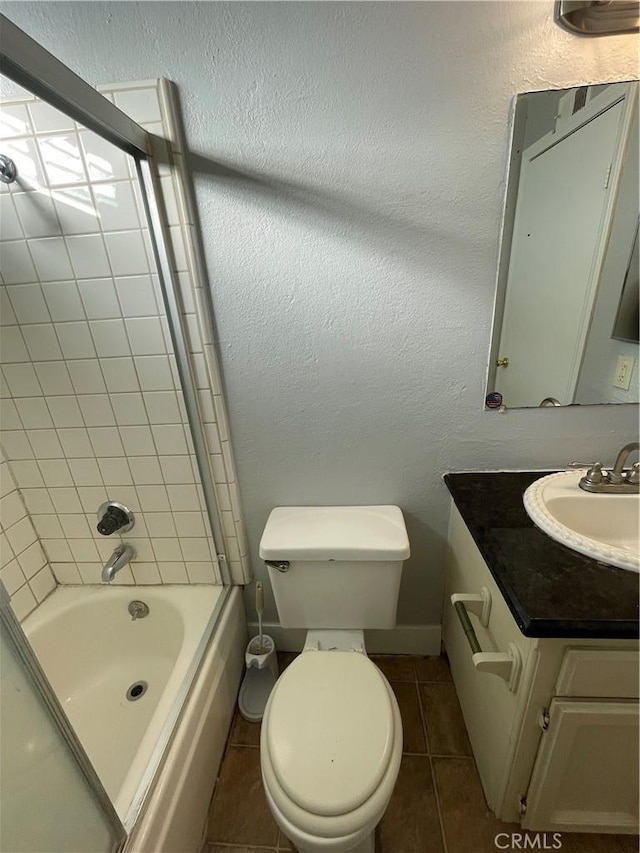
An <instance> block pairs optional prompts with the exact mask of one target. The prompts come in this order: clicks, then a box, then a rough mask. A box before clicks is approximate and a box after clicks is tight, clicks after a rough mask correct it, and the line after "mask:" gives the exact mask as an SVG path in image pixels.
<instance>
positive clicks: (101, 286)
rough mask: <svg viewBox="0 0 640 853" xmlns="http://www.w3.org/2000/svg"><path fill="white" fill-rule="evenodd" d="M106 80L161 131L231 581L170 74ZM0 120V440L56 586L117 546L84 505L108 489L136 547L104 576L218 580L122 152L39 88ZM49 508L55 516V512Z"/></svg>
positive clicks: (210, 356) (213, 383) (213, 401)
mask: <svg viewBox="0 0 640 853" xmlns="http://www.w3.org/2000/svg"><path fill="white" fill-rule="evenodd" d="M102 88H103V89H104V87H102ZM108 92H109V93H110V94H113V95H114V97H115V99H116V102H117V103H119V105H120V106H121V107H122V108H123V109H126V110H128V111H130V113H131V114H132V117H133V118H134V119H136V120H138V121H140V122H141V123H142V124H147V125H148V124H149V123H153V125H152V127H150V128H149V129H150V130H152V132H155V133H162V134H163V135H165V136H166V137H167V138H170V139H171V142H170V148H171V152H170V154H169V155H167V154H166V153H165V158H166V157H167V156H169V157H170V158H172V159H173V161H174V165H173V167H172V168H169V167H167V166H165V165H163V166H162V167H161V169H162V174H163V178H162V187H163V192H164V194H165V206H166V208H167V211H169V212H170V222H171V224H174V223H175V225H176V226H178V225H179V224H180V223H182V225H181V227H172V228H171V229H170V233H171V239H172V248H173V255H174V257H175V263H176V268H177V269H180V270H181V272H180V277H179V279H180V291H181V293H180V295H181V299H182V303H183V306H184V310H185V312H186V314H185V321H186V327H187V329H188V337H189V345H190V346H189V348H190V350H191V351H192V353H193V358H194V372H195V375H196V377H197V381H198V387H199V388H200V389H201V392H200V406H201V414H202V418H203V422H204V424H205V430H206V435H207V440H208V443H209V449H210V452H211V454H212V455H211V464H212V470H213V472H214V478H215V483H216V489H217V491H218V496H219V500H220V506H221V510H222V512H221V517H220V520H221V523H224V530H225V548H226V551H227V553H228V555H229V557H231V556H233V560H232V561H231V563H230V567H231V570H232V574H233V576H234V579H235V580H236V581H239V582H244V581H246V580H247V578H248V561H247V556H246V548H245V547H244V545H243V543H244V533H243V523H242V517H241V512H240V502H239V497H238V493H237V484H236V480H235V473H234V466H233V460H232V455H231V452H230V446H229V444H228V433H227V427H226V414H225V409H224V401H223V398H222V396H221V383H220V379H219V371H218V366H217V362H216V357H215V352H214V348H213V345H212V340H211V331H210V330H211V328H212V325H211V321H210V318H209V316H208V303H207V302H206V300H205V299H204V298H203V297H204V290H203V287H204V281H203V279H202V277H201V271H200V270H199V268H198V264H197V261H196V260H194V259H195V258H196V257H197V256H196V252H195V251H194V246H193V245H185V242H184V241H185V238H186V240H187V243H189V242H190V241H194V240H195V239H196V235H195V234H194V232H193V221H194V218H193V214H192V212H191V208H190V204H189V203H188V200H187V199H188V194H187V193H186V192H185V188H184V186H183V184H184V181H185V178H186V176H185V174H184V172H183V169H184V165H183V159H182V143H181V139H180V137H179V134H178V131H177V129H176V128H178V127H179V123H178V120H177V114H176V111H175V105H174V103H173V98H172V94H171V87H170V85H169V84H167V83H166V81H158V83H157V85H152V84H149V83H143V84H140V85H139V86H137V85H135V84H126V85H124V86H121V87H116V86H114V87H109V89H108ZM134 110H138V111H140V110H141V112H137V113H136V112H134ZM0 121H2V122H3V123H4V124H3V126H6V127H9V128H10V129H11V133H12V136H11V139H10V140H8V143H7V144H9V145H10V146H11V150H7V153H9V155H10V156H13V157H14V159H15V160H16V163H17V165H18V169H19V172H20V175H21V179H22V180H21V182H20V183H19V184H13V185H11V187H10V188H9V189H8V190H7V188H6V187H4V185H3V190H2V192H0V201H1V203H2V214H3V216H2V232H1V235H0V236H1V239H2V240H3V243H2V255H3V263H2V276H3V281H2V284H1V285H0V295H1V296H2V316H1V321H2V324H3V333H2V336H1V339H0V346H1V349H0V358H1V365H2V367H1V370H0V380H1V381H2V384H3V388H5V394H6V397H5V398H4V399H2V401H0V403H1V406H2V411H1V415H2V426H3V432H2V435H1V439H2V442H3V445H4V447H5V450H6V452H7V456H8V459H9V460H11V462H12V463H13V464H14V465H16V464H18V467H19V475H20V478H21V480H22V482H21V484H20V488H21V489H22V493H23V495H24V500H25V502H26V505H27V506H28V507H29V508H30V512H31V514H32V520H33V525H34V527H35V529H36V530H37V531H38V533H39V535H40V536H41V538H42V544H43V547H44V550H45V552H46V554H47V556H48V557H49V559H50V560H51V565H52V569H53V572H54V573H55V575H56V577H57V579H58V582H60V583H78V582H97V581H98V580H99V574H100V567H101V562H100V561H101V560H103V559H104V558H105V557H106V556H108V553H110V551H111V550H112V548H113V547H114V546H115V545H116V544H117V542H112V541H111V539H114V538H116V537H111V539H109V540H104V539H102V540H101V539H100V537H99V535H98V534H97V533H96V532H95V517H94V514H95V510H96V509H97V506H98V504H99V503H100V502H101V501H102V500H104V499H106V497H107V495H108V496H109V498H112V499H118V500H121V501H122V502H124V503H128V505H130V506H131V508H132V509H134V511H136V513H137V518H138V522H137V524H136V527H135V528H134V529H133V530H132V531H131V532H130V533H129V534H128V535H127V537H126V538H127V540H129V539H130V540H131V541H132V543H133V544H134V545H135V547H136V550H137V554H138V558H137V560H136V561H135V562H134V563H133V564H132V571H131V572H129V573H127V574H125V573H124V572H123V573H121V575H119V576H118V578H117V580H118V579H120V578H121V579H122V582H130V583H133V582H136V583H160V582H164V583H175V582H181V583H183V582H191V583H201V582H207V583H210V582H215V581H217V580H219V574H218V572H217V566H216V564H215V563H214V562H213V557H214V556H215V555H214V554H213V553H212V542H211V539H210V536H209V535H208V532H207V531H208V519H207V517H206V514H205V513H204V512H203V509H204V504H203V501H202V495H201V491H200V487H199V477H198V474H197V469H196V467H195V461H194V460H193V459H190V457H189V453H190V452H191V453H192V452H193V446H192V442H191V437H190V434H189V430H188V427H187V426H186V417H185V414H184V402H183V400H182V394H181V391H180V388H179V384H178V382H177V378H176V371H175V364H172V362H173V355H172V349H171V345H170V343H169V344H168V343H167V341H168V333H167V330H166V321H165V319H164V315H163V310H162V304H161V297H160V291H159V286H158V282H157V280H156V278H155V275H154V272H153V269H154V268H153V263H152V259H151V258H150V253H149V250H148V248H147V242H148V241H147V239H146V233H145V228H144V225H143V222H142V220H141V218H140V214H139V205H138V204H137V203H136V184H135V181H134V179H133V177H132V175H133V174H134V173H133V170H132V168H131V163H130V162H129V158H128V157H127V156H126V155H124V154H123V153H122V152H120V151H118V150H117V149H115V148H113V147H112V146H110V145H109V143H106V142H104V141H103V140H102V139H100V138H99V137H97V136H96V135H95V134H93V133H91V132H89V131H86V130H84V129H82V128H78V127H76V126H75V125H74V123H73V122H71V121H70V120H68V119H67V118H66V117H64V116H61V115H60V114H59V113H57V111H56V110H53V109H52V108H49V107H48V105H46V104H42V103H40V102H38V101H36V100H30V101H28V102H26V101H25V102H24V103H13V104H10V105H2V106H1V107H0ZM159 122H162V124H158V123H159ZM5 135H6V134H5ZM5 141H7V140H5ZM162 144H163V145H164V143H162ZM5 147H6V146H5ZM3 150H4V149H3ZM197 312H199V313H197ZM5 386H6V387H5ZM214 395H215V398H214ZM224 445H227V447H226V449H225V448H224ZM223 453H224V454H225V456H224V458H223V455H222V454H223ZM31 460H34V461H33V463H32V464H30V465H25V464H24V463H26V462H27V461H31ZM36 460H37V461H36ZM19 463H20V464H19ZM123 495H126V497H127V500H124V498H123ZM232 497H233V501H232ZM56 514H57V515H58V518H59V519H61V518H63V517H64V518H65V524H60V523H56V522H57V519H56ZM147 518H148V519H149V524H147V523H146V522H147ZM70 519H73V520H70ZM87 529H88V531H89V532H88V533H87ZM80 530H82V531H83V532H82V534H81V535H78V533H79V531H80ZM72 531H75V532H74V535H72ZM54 532H55V535H54ZM159 534H162V535H161V536H160V535H159ZM93 539H95V540H96V544H94V543H93V541H92V540H93ZM156 539H157V542H158V544H157V545H156V544H155V542H156ZM134 540H135V541H134ZM183 541H184V543H185V544H184V546H183V544H182V543H183ZM81 543H84V544H81ZM96 545H97V547H98V549H99V550H96ZM205 546H206V548H205ZM42 589H43V585H42V584H41V585H40V586H38V591H39V592H40V593H41V591H42ZM31 594H32V595H34V597H35V598H36V600H38V599H37V596H36V595H35V592H34V590H33V589H31ZM23 598H25V599H27V598H28V596H26V594H25V595H24V596H23Z"/></svg>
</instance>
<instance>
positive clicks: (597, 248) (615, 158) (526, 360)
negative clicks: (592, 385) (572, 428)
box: [494, 84, 637, 408]
mask: <svg viewBox="0 0 640 853" xmlns="http://www.w3.org/2000/svg"><path fill="white" fill-rule="evenodd" d="M634 85H636V84H615V85H610V86H607V87H605V88H599V89H598V90H597V91H596V90H593V91H590V97H587V98H585V93H586V92H587V91H588V90H587V89H586V87H583V89H577V90H572V91H571V92H569V93H567V95H566V96H565V103H563V99H560V108H559V109H558V110H557V114H556V115H555V116H554V117H553V118H554V120H555V127H554V129H553V130H552V131H551V132H548V133H546V134H545V135H544V136H542V138H541V139H538V140H537V141H536V142H534V143H532V144H530V145H529V146H528V147H527V148H526V149H525V150H524V152H523V155H522V161H521V168H520V178H519V184H518V194H517V204H516V211H515V218H514V227H513V236H512V242H511V254H510V259H509V271H508V278H507V288H506V297H505V303H504V314H503V322H502V332H501V337H500V345H499V350H498V358H499V359H500V360H503V359H508V366H506V367H498V369H497V371H496V379H495V386H494V387H495V389H496V390H498V391H499V392H500V393H501V394H502V395H503V398H504V402H505V404H506V405H507V407H508V408H513V407H521V406H537V405H539V404H540V403H541V402H542V401H543V399H545V398H549V397H551V398H556V399H557V400H558V401H559V402H560V403H561V404H562V405H568V404H570V403H573V402H576V388H577V384H578V379H579V376H580V371H581V365H582V361H583V356H584V353H585V348H586V347H585V345H586V341H587V336H588V333H589V329H590V325H591V321H592V316H593V313H594V305H595V302H596V296H597V293H598V283H599V280H600V277H601V273H602V269H603V262H604V259H605V255H606V248H607V243H608V240H609V236H610V231H611V223H612V219H613V217H614V212H615V205H616V202H617V198H618V189H619V184H620V180H619V177H620V174H621V172H622V171H623V169H622V167H623V165H624V162H623V161H624V156H625V153H626V154H628V153H629V151H630V148H631V147H632V146H629V145H628V144H627V143H628V137H629V134H630V129H631V128H632V127H633V126H634V123H633V121H631V118H630V117H631V112H632V110H633V102H634V101H635V98H636V93H635V90H634V89H633V87H634ZM569 99H571V103H569V104H568V109H567V101H568V100H569ZM579 99H582V100H581V102H580V103H577V102H578V100H579ZM635 183H637V180H636V181H635ZM636 195H637V193H636ZM635 208H636V211H635V214H634V218H635V220H636V221H637V200H636V203H635ZM627 258H628V255H627ZM619 284H620V286H621V285H622V279H621V280H620V283H619ZM620 286H619V287H618V290H617V293H618V296H619V294H620ZM585 402H586V401H585ZM589 402H602V401H601V400H589Z"/></svg>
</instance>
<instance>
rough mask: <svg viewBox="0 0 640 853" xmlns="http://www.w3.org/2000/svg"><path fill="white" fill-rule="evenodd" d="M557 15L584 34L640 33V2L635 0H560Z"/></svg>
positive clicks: (567, 27)
mask: <svg viewBox="0 0 640 853" xmlns="http://www.w3.org/2000/svg"><path fill="white" fill-rule="evenodd" d="M554 18H555V20H556V23H558V24H559V25H560V26H561V27H564V28H565V30H569V32H572V33H579V34H580V35H583V36H613V35H620V34H622V33H637V32H640V3H639V2H632V1H631V0H556V6H555V13H554Z"/></svg>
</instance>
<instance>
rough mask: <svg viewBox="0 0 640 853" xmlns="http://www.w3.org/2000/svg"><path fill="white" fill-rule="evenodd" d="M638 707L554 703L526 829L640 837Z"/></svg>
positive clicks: (535, 771)
mask: <svg viewBox="0 0 640 853" xmlns="http://www.w3.org/2000/svg"><path fill="white" fill-rule="evenodd" d="M638 719H639V717H638V703H637V702H633V701H626V702H612V701H609V702H607V701H597V700H596V701H589V700H579V699H554V700H553V701H552V702H551V706H550V708H549V724H548V728H547V730H546V731H545V732H544V734H543V737H542V740H541V743H540V749H539V751H538V756H537V758H536V763H535V766H534V769H533V776H532V778H531V785H530V787H529V792H528V794H527V810H526V814H525V816H524V818H523V821H522V826H523V827H524V828H525V829H533V830H537V831H540V832H545V831H546V832H548V831H563V830H564V831H566V832H620V833H622V832H627V833H635V832H637V831H638Z"/></svg>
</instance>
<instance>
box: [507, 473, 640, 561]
mask: <svg viewBox="0 0 640 853" xmlns="http://www.w3.org/2000/svg"><path fill="white" fill-rule="evenodd" d="M583 475H584V471H565V472H561V473H559V474H549V476H547V477H542V478H541V479H540V480H536V481H535V483H532V484H531V485H530V486H529V488H528V489H527V490H526V492H525V493H524V507H525V509H526V511H527V513H528V514H529V517H530V518H531V520H532V521H533V523H534V524H535V525H536V526H537V527H539V528H540V529H541V530H543V531H544V532H545V533H546V534H547V535H548V536H550V537H551V538H552V539H555V540H556V541H557V542H561V543H562V544H563V545H566V546H567V548H572V549H573V550H574V551H578V552H579V553H580V554H586V556H587V557H593V559H594V560H599V561H600V562H601V563H607V564H608V565H610V566H617V567H618V568H620V569H627V570H628V571H630V572H640V495H639V494H632V495H618V494H598V493H593V492H585V491H584V490H583V489H581V488H580V487H579V486H578V481H579V480H580V478H581V477H582V476H583Z"/></svg>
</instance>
